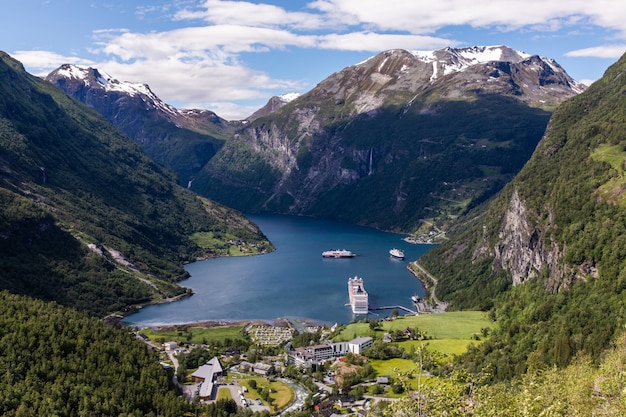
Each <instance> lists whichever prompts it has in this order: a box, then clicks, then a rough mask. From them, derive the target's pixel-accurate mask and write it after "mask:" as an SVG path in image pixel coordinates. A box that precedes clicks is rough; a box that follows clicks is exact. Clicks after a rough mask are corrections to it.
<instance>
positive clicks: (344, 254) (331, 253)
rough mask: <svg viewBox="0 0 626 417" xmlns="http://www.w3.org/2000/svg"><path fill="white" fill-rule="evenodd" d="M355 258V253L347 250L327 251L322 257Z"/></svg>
mask: <svg viewBox="0 0 626 417" xmlns="http://www.w3.org/2000/svg"><path fill="white" fill-rule="evenodd" d="M354 256H355V254H354V253H352V252H350V251H349V250H345V249H341V250H340V249H337V250H327V251H325V252H322V257H324V258H353V257H354Z"/></svg>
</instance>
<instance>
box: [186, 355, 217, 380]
mask: <svg viewBox="0 0 626 417" xmlns="http://www.w3.org/2000/svg"><path fill="white" fill-rule="evenodd" d="M221 372H223V369H222V365H220V361H219V360H218V359H217V357H214V358H213V359H211V360H210V361H208V362H207V363H206V365H202V366H201V367H199V368H198V369H197V370H196V371H195V372H194V373H193V374H191V376H192V377H193V378H201V379H204V380H205V381H207V382H213V375H214V374H219V373H221Z"/></svg>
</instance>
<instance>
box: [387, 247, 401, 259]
mask: <svg viewBox="0 0 626 417" xmlns="http://www.w3.org/2000/svg"><path fill="white" fill-rule="evenodd" d="M389 254H390V255H391V256H393V257H394V258H398V259H404V252H403V251H401V250H400V249H396V248H393V249H391V250H390V251H389Z"/></svg>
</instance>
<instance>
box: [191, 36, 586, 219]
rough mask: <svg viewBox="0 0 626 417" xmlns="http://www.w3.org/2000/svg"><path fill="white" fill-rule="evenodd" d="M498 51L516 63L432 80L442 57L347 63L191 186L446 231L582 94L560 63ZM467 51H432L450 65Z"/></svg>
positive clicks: (274, 204) (242, 199)
mask: <svg viewBox="0 0 626 417" xmlns="http://www.w3.org/2000/svg"><path fill="white" fill-rule="evenodd" d="M480 50H481V51H484V50H486V48H483V49H480ZM497 50H498V51H499V52H498V53H499V54H500V55H502V56H515V57H516V58H515V59H516V62H507V63H503V62H496V61H486V62H485V63H479V64H475V65H470V66H467V65H464V66H463V67H462V69H463V70H462V71H454V72H451V73H449V74H444V75H442V76H441V77H436V78H435V79H433V74H434V73H435V72H434V69H433V68H434V67H441V68H443V64H441V63H440V62H442V59H443V58H439V60H438V61H430V60H429V61H428V62H425V61H423V60H420V59H418V58H417V57H416V56H415V54H413V53H411V52H409V51H406V50H391V51H385V52H382V53H380V54H378V55H376V56H374V57H371V58H369V59H367V60H365V61H363V62H361V63H359V64H356V65H353V66H349V67H347V68H345V69H343V70H341V71H339V72H337V73H334V74H332V75H330V76H329V77H327V78H326V79H325V80H323V81H321V82H320V83H319V84H317V86H316V87H315V88H313V89H312V90H310V91H309V92H307V93H305V94H302V95H301V96H299V97H298V98H297V99H295V100H293V101H291V102H289V103H287V104H285V105H284V106H281V107H280V108H278V109H277V110H276V111H274V112H272V113H270V114H268V115H267V116H264V117H260V118H257V119H255V120H253V121H252V122H250V123H248V124H247V125H246V126H244V127H243V128H242V129H240V130H239V131H238V132H237V134H236V135H235V136H233V137H232V138H231V139H230V140H229V141H227V142H226V144H225V146H224V147H222V148H221V149H220V151H219V152H218V153H217V154H216V155H215V156H214V157H213V158H212V159H211V160H210V161H209V162H208V163H207V165H206V166H205V167H204V168H203V169H202V170H201V171H200V172H199V173H198V175H197V176H196V180H195V181H194V184H193V187H192V189H193V190H195V191H197V192H199V193H200V194H203V195H206V196H209V197H210V198H213V199H216V200H217V201H221V202H223V203H224V204H226V205H229V206H233V207H235V208H237V209H239V210H242V211H252V212H254V211H269V212H281V213H291V214H304V215H312V216H317V217H328V218H333V219H336V220H342V221H349V222H355V223H359V224H365V225H369V226H374V227H378V228H382V229H388V230H396V231H400V230H401V231H414V230H415V229H416V228H418V227H419V224H420V223H421V221H420V219H424V218H430V217H433V216H432V215H429V213H427V212H425V211H424V209H423V208H424V207H430V208H431V209H432V210H431V212H432V213H435V214H436V215H435V216H434V217H437V219H436V221H437V222H438V223H440V226H445V224H446V223H447V222H449V221H450V220H451V218H453V217H454V216H456V215H458V213H460V212H462V211H463V210H465V209H466V208H467V207H468V205H469V206H471V205H475V204H477V202H479V201H481V200H484V199H485V198H488V196H490V195H492V194H493V193H494V192H495V191H497V190H498V189H499V188H500V187H501V186H502V184H504V183H505V182H507V181H508V180H509V179H510V174H511V173H513V171H515V170H517V169H520V168H521V166H522V165H523V163H524V162H525V161H526V159H527V158H528V157H530V154H531V153H532V150H533V149H534V146H535V145H536V143H537V142H538V141H539V139H540V138H541V135H542V134H543V130H544V129H545V126H546V125H547V121H548V119H549V114H550V111H551V110H550V109H552V108H554V106H556V105H557V104H558V103H560V102H561V101H563V100H565V99H566V98H568V97H571V96H573V95H575V94H578V93H577V91H579V89H581V88H583V87H582V85H580V84H578V83H576V82H575V81H574V80H572V79H571V77H569V76H568V75H567V74H566V73H565V72H564V71H563V70H562V69H560V67H558V66H557V65H556V64H555V63H553V62H547V61H546V60H542V59H541V58H539V57H537V56H532V55H529V56H528V57H525V55H521V54H519V53H517V52H515V51H513V50H512V49H510V48H506V47H499V49H497ZM450 51H455V55H453V54H451V52H450ZM459 51H460V50H452V49H449V48H448V49H444V50H440V51H437V52H436V53H437V54H439V55H442V56H446V57H447V58H448V60H449V61H450V62H453V61H454V59H456V58H455V57H458V55H459ZM493 53H494V50H491V52H490V54H493ZM469 57H470V55H467V56H466V57H465V61H468V62H469V61H470V58H469ZM453 58H454V59H453ZM520 59H521V61H520ZM517 61H519V62H517ZM433 62H436V63H437V66H435V65H434V64H433ZM446 62H447V61H446ZM440 72H441V73H442V74H443V73H444V71H443V69H441V71H440ZM481 125H485V126H488V127H489V129H488V130H487V131H486V130H485V129H484V128H481ZM481 153H482V154H481ZM497 160H500V161H506V162H495V161H497ZM441 164H449V168H450V169H448V170H447V172H441ZM481 166H483V167H484V168H479V167H481ZM429 171H430V172H433V173H435V174H434V175H435V177H434V178H432V177H431V176H430V175H429V174H427V172H429ZM452 171H453V172H455V175H450V174H452V173H453V172H452ZM481 171H482V172H481ZM460 173H463V174H460ZM457 174H458V175H457ZM459 175H461V176H462V177H460V176H459ZM484 180H486V181H484ZM427 182H429V184H428V185H426V183H427ZM446 184H447V185H446ZM449 184H452V186H449ZM371 187H374V188H375V189H377V190H379V192H380V193H381V195H380V196H379V197H377V198H374V196H373V195H372V193H370V192H368V191H367V189H368V188H371ZM385 188H388V189H389V190H386V189H385ZM458 190H461V192H460V194H458V195H457V192H456V191H458ZM383 194H384V195H383ZM417 194H420V195H417ZM347 196H350V200H349V199H347V198H346V197H347ZM468 198H469V203H468V202H467V199H468ZM383 199H384V203H382V202H381V201H378V200H383ZM457 200H458V201H462V202H461V203H460V204H456V205H454V204H452V205H451V204H448V203H445V204H443V203H442V202H443V201H447V202H451V201H457ZM356 207H360V208H361V209H364V210H361V211H359V210H356ZM369 207H371V211H368V208H369ZM366 211H367V212H366ZM386 211H392V212H393V214H394V216H395V217H397V218H398V219H399V220H398V221H392V220H390V219H389V216H385V215H384V213H385V212H386Z"/></svg>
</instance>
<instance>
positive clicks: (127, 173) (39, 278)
mask: <svg viewBox="0 0 626 417" xmlns="http://www.w3.org/2000/svg"><path fill="white" fill-rule="evenodd" d="M209 238H210V239H209ZM234 238H237V239H240V240H242V241H246V242H248V244H249V247H251V248H252V247H253V246H252V245H257V246H258V250H261V251H262V250H265V248H268V247H269V244H268V242H267V241H266V240H265V239H264V237H263V236H262V234H261V233H260V231H259V229H258V228H257V227H256V226H255V225H254V224H252V223H250V222H249V221H247V220H246V219H245V218H244V217H243V216H241V215H239V214H238V213H235V212H233V211H232V210H230V209H227V208H225V207H223V206H221V205H218V204H216V203H213V202H211V201H209V200H206V199H201V198H198V197H197V196H196V195H194V194H193V193H191V192H189V191H187V190H185V189H183V188H181V187H179V186H178V185H176V182H175V179H174V177H173V174H172V173H170V172H169V171H167V170H165V169H164V168H162V167H160V166H159V165H157V164H156V163H155V162H153V161H152V160H151V159H149V158H148V157H147V156H146V155H145V154H144V153H143V152H141V150H140V149H139V147H138V146H137V145H136V144H134V143H133V142H132V141H131V140H130V139H129V138H128V137H126V136H124V135H123V134H121V132H119V131H118V130H117V129H115V128H114V127H113V126H111V125H110V124H109V123H108V122H107V121H106V120H104V119H103V118H102V117H101V116H100V115H98V114H97V113H96V112H94V111H93V110H91V109H89V108H87V107H86V106H84V105H82V104H81V103H79V102H78V101H76V100H73V99H71V98H70V97H68V96H66V95H65V94H64V93H62V92H61V90H59V89H58V88H56V87H54V86H53V85H51V84H50V83H47V82H45V81H42V80H40V79H39V78H36V77H33V76H31V75H30V74H28V73H26V72H25V71H24V69H23V67H22V65H21V64H20V63H19V62H17V61H15V60H13V59H12V58H11V57H9V56H8V55H6V54H5V53H0V254H1V256H0V270H1V271H2V274H0V289H8V290H10V291H12V292H16V293H22V294H28V295H31V296H34V297H39V298H42V299H45V300H56V301H58V302H59V303H61V304H66V305H73V306H77V307H79V308H82V309H86V310H89V311H90V312H92V313H94V314H104V313H106V312H109V311H112V310H116V309H122V308H126V307H128V306H129V305H132V304H136V303H140V302H147V301H150V300H154V299H160V298H163V297H170V296H173V295H176V294H181V293H184V292H185V290H184V289H182V288H180V287H178V286H176V285H175V284H174V283H175V282H176V281H178V280H180V279H182V278H183V277H185V274H186V273H185V271H184V270H183V269H182V268H181V264H182V263H183V262H184V261H186V260H191V259H194V258H196V257H202V256H213V255H215V254H218V253H223V250H224V248H227V247H228V244H227V241H229V240H231V239H234ZM196 242H199V243H196ZM203 242H215V243H212V244H211V245H209V244H206V243H203ZM201 244H203V245H204V247H201V246H200V245H201Z"/></svg>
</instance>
